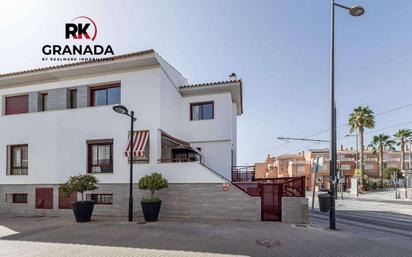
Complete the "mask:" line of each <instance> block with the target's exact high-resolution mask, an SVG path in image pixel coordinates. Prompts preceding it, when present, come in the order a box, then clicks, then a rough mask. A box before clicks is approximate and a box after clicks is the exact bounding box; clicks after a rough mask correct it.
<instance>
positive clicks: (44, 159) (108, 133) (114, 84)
mask: <svg viewBox="0 0 412 257" xmlns="http://www.w3.org/2000/svg"><path fill="white" fill-rule="evenodd" d="M0 95H1V98H0V101H1V106H2V113H1V116H0V128H1V136H0V212H8V213H19V214H28V215H31V214H45V215H47V214H64V213H68V212H70V210H67V209H69V208H70V203H71V202H72V201H74V200H76V199H77V198H78V197H79V196H78V195H76V194H74V195H71V196H70V197H64V196H63V195H61V194H60V193H59V189H58V185H59V184H60V183H63V182H65V181H66V180H67V179H68V178H69V177H70V176H73V175H77V174H79V173H82V174H83V173H91V174H94V175H95V176H96V177H97V178H98V180H99V188H98V189H97V190H95V191H93V192H87V194H86V197H87V198H88V199H90V200H93V201H94V202H95V204H96V205H95V213H97V214H99V213H100V214H111V215H127V205H128V181H129V162H130V161H131V159H133V163H134V182H135V183H136V185H135V187H134V201H135V204H134V206H135V209H134V211H135V213H136V215H140V213H141V210H140V209H141V208H140V204H139V202H140V199H141V198H142V196H143V194H145V193H144V192H142V191H139V190H138V188H137V181H138V179H139V178H140V177H141V176H143V175H145V174H150V173H152V172H160V173H162V174H163V176H164V177H165V178H167V179H168V181H169V188H167V189H165V190H162V191H161V192H160V195H159V196H160V197H161V198H162V200H163V204H162V209H161V214H160V217H162V216H163V217H168V216H169V217H194V218H196V217H198V218H222V219H255V220H258V219H260V199H259V198H251V197H249V196H248V195H246V194H244V193H243V192H242V191H240V190H239V189H238V188H236V187H234V186H233V185H232V184H231V183H230V179H231V169H232V166H233V165H236V147H237V144H236V119H237V116H239V115H241V114H242V113H243V103H242V81H241V80H239V79H237V78H236V75H234V74H232V75H231V76H230V77H229V79H228V80H226V81H221V82H211V83H204V84H195V85H190V84H188V82H187V80H186V78H184V77H183V76H182V75H181V74H180V73H179V72H178V71H176V70H175V69H174V68H173V67H172V66H171V65H170V64H168V63H167V62H166V61H164V60H163V59H162V58H161V57H160V56H159V55H158V54H157V53H156V52H155V51H154V50H148V51H142V52H135V53H131V54H125V55H121V56H116V57H114V58H110V59H103V60H100V61H88V62H82V63H74V64H65V65H58V66H52V67H47V68H40V69H34V70H26V71H21V72H13V73H7V74H2V75H0ZM115 104H122V105H124V106H126V107H127V108H128V109H129V110H130V111H131V110H133V111H134V112H135V116H136V118H137V121H136V122H135V129H134V133H133V136H134V139H135V142H136V144H135V145H134V146H133V152H134V157H133V158H130V156H129V155H128V154H126V153H127V152H128V149H129V147H130V146H129V144H128V142H129V140H130V134H131V133H130V129H129V126H130V120H129V119H128V118H127V117H126V116H124V115H119V114H118V113H116V112H114V111H113V110H112V107H113V105H115Z"/></svg>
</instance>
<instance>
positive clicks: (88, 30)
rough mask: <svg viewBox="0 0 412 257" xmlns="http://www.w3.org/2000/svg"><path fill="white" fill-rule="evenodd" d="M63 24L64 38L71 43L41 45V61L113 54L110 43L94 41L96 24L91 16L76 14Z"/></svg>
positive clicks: (82, 58)
mask: <svg viewBox="0 0 412 257" xmlns="http://www.w3.org/2000/svg"><path fill="white" fill-rule="evenodd" d="M64 25H65V26H64V31H65V38H66V39H67V40H70V42H71V43H72V44H64V45H61V44H47V45H44V46H43V47H42V52H43V58H42V60H43V61H89V60H98V59H100V58H107V57H111V56H113V55H114V51H113V48H112V46H111V45H100V44H95V43H94V41H95V39H96V36H97V25H96V22H95V21H94V20H93V19H92V18H90V17H88V16H78V17H76V18H74V19H72V20H71V21H70V22H68V23H65V24H64ZM100 34H101V33H100ZM68 42H69V41H68Z"/></svg>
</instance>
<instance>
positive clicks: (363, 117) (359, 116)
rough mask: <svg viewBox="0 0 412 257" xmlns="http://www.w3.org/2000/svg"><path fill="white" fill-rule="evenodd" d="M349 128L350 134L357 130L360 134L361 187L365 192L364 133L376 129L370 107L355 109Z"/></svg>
mask: <svg viewBox="0 0 412 257" xmlns="http://www.w3.org/2000/svg"><path fill="white" fill-rule="evenodd" d="M349 126H350V132H351V133H353V132H355V131H356V130H358V132H359V141H360V170H361V178H360V186H361V190H363V176H364V165H363V163H364V160H363V159H364V158H363V151H364V148H365V146H364V138H363V132H364V130H365V128H373V127H375V116H374V113H373V111H372V110H371V109H370V108H369V107H368V106H358V107H356V108H355V109H353V112H352V113H351V114H350V115H349Z"/></svg>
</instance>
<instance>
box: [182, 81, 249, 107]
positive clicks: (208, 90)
mask: <svg viewBox="0 0 412 257" xmlns="http://www.w3.org/2000/svg"><path fill="white" fill-rule="evenodd" d="M179 92H180V93H181V94H182V96H192V95H203V94H214V93H221V92H230V93H231V96H232V101H233V102H234V103H236V108H237V115H242V114H243V84H242V80H236V81H224V82H219V83H210V84H199V85H193V86H190V85H187V86H182V87H180V88H179Z"/></svg>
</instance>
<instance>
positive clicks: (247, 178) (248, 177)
mask: <svg viewBox="0 0 412 257" xmlns="http://www.w3.org/2000/svg"><path fill="white" fill-rule="evenodd" d="M254 180H255V166H233V167H232V181H233V182H251V181H254Z"/></svg>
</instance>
